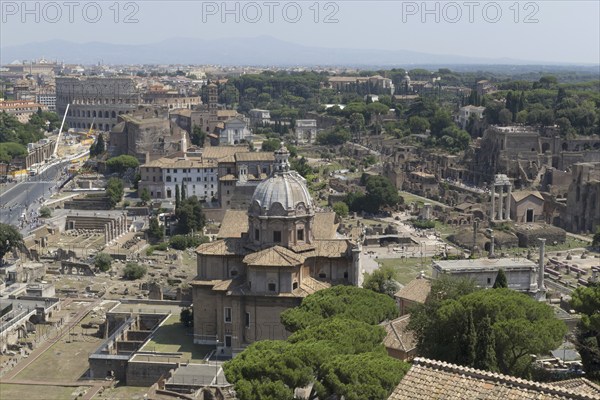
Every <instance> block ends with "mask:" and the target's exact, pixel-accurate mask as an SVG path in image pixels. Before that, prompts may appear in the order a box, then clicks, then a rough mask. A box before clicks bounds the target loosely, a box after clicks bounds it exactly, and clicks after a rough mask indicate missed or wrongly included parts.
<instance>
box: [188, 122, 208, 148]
mask: <svg viewBox="0 0 600 400" xmlns="http://www.w3.org/2000/svg"><path fill="white" fill-rule="evenodd" d="M190 140H191V141H192V144H193V145H195V146H198V147H204V142H205V141H206V132H204V130H202V127H201V126H198V125H194V127H193V128H192V134H191V137H190Z"/></svg>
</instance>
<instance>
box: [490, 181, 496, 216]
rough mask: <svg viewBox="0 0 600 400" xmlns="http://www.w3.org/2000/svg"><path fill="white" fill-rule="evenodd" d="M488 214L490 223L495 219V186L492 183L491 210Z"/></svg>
mask: <svg viewBox="0 0 600 400" xmlns="http://www.w3.org/2000/svg"><path fill="white" fill-rule="evenodd" d="M491 211H492V212H491V214H490V221H493V220H495V219H496V185H495V184H494V183H492V210H491Z"/></svg>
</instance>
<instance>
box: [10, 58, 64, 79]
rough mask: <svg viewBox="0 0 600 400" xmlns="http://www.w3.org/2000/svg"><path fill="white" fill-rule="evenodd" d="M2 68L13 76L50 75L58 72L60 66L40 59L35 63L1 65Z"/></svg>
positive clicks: (24, 62)
mask: <svg viewBox="0 0 600 400" xmlns="http://www.w3.org/2000/svg"><path fill="white" fill-rule="evenodd" d="M3 68H6V69H7V70H8V71H9V72H12V73H15V74H29V75H52V74H54V73H55V72H58V70H59V69H60V65H59V64H57V63H55V62H52V61H48V60H45V59H43V58H42V59H40V60H35V61H22V62H14V63H11V64H8V65H3Z"/></svg>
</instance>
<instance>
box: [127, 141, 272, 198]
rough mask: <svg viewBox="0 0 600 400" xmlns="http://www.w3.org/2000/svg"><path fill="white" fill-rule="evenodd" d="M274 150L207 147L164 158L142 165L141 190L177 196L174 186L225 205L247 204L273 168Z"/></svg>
mask: <svg viewBox="0 0 600 400" xmlns="http://www.w3.org/2000/svg"><path fill="white" fill-rule="evenodd" d="M273 160H274V155H273V153H271V152H250V151H249V150H248V148H246V147H230V146H219V147H207V148H204V149H202V151H201V152H200V153H191V152H190V153H187V155H185V156H183V157H179V156H173V157H163V158H160V159H157V160H153V161H149V162H146V163H144V164H142V165H141V166H140V176H141V180H140V181H139V183H138V187H139V188H140V190H142V189H144V188H146V189H148V192H149V193H150V197H152V198H153V199H171V200H174V199H175V186H176V185H179V188H180V190H181V186H182V185H185V186H186V193H187V195H188V196H197V197H198V198H200V199H202V200H206V201H209V202H210V201H218V202H219V204H221V206H222V207H223V208H228V209H230V208H239V207H247V205H248V204H249V201H250V198H251V197H252V193H254V189H255V188H256V186H257V185H258V183H260V182H261V181H262V180H263V179H265V178H266V177H267V176H269V174H270V173H271V172H272V171H273Z"/></svg>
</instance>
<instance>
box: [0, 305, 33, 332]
mask: <svg viewBox="0 0 600 400" xmlns="http://www.w3.org/2000/svg"><path fill="white" fill-rule="evenodd" d="M16 312H17V311H15V310H13V311H10V312H9V313H7V314H5V315H4V316H3V317H2V319H6V318H7V317H9V316H10V315H11V314H14V313H16ZM32 312H35V309H33V310H31V309H29V308H27V310H23V311H21V312H19V313H18V314H16V315H14V316H13V317H12V318H11V319H10V320H9V321H6V322H4V323H2V325H0V332H4V331H5V330H7V329H8V328H10V327H11V326H13V325H15V324H17V323H19V322H21V321H22V320H23V318H27V317H28V316H29V314H30V313H32Z"/></svg>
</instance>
